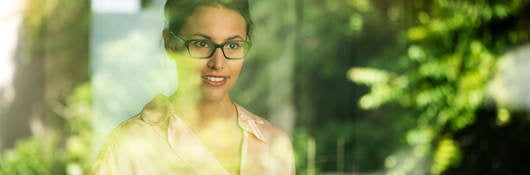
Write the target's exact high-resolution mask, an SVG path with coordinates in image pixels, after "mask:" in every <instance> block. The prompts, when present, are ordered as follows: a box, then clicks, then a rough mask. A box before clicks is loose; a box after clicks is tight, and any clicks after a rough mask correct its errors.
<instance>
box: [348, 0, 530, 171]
mask: <svg viewBox="0 0 530 175" xmlns="http://www.w3.org/2000/svg"><path fill="white" fill-rule="evenodd" d="M402 3H405V1H398V2H394V3H393V4H392V5H390V6H394V7H396V8H394V9H398V10H396V11H397V12H395V14H397V15H395V16H396V17H395V18H397V19H401V20H403V21H405V23H404V26H405V30H404V32H401V33H400V34H398V35H397V38H402V39H404V41H405V42H404V45H402V46H401V47H405V48H406V52H404V54H401V55H397V56H398V58H400V60H399V61H400V63H403V64H397V65H394V66H391V67H392V68H390V70H384V69H377V68H366V67H354V68H351V69H350V71H349V73H348V77H349V79H350V80H352V81H354V82H356V83H359V84H364V85H367V86H369V87H370V92H369V93H368V94H366V95H364V96H363V97H362V98H361V99H360V101H359V105H360V107H361V108H363V109H377V108H379V107H381V105H383V104H399V105H401V106H403V107H405V108H406V109H409V110H410V113H412V114H416V113H419V114H418V116H417V124H416V126H415V127H413V128H410V131H409V134H408V135H407V140H408V143H409V144H410V146H411V147H413V148H419V147H426V148H429V149H428V150H429V151H426V152H425V153H424V154H423V155H422V157H426V158H429V157H432V159H433V161H432V164H431V165H430V167H431V168H430V173H433V174H441V173H443V172H444V171H445V170H446V169H447V168H448V167H449V166H454V165H458V164H459V162H458V160H459V159H460V158H459V157H460V154H461V152H460V151H459V150H460V149H459V146H458V144H457V143H456V142H455V141H454V140H452V139H451V138H452V134H454V133H456V132H458V131H461V130H462V129H464V128H466V127H468V126H469V125H471V124H473V123H474V122H475V121H476V120H477V118H476V112H477V110H478V109H479V108H481V107H482V106H484V103H485V101H486V99H487V98H488V97H487V85H488V83H489V81H490V80H491V78H492V76H493V74H494V73H495V70H496V69H495V68H496V64H497V60H498V59H499V56H500V54H503V53H504V52H506V50H507V49H508V48H510V47H513V46H517V45H520V44H523V43H526V42H529V41H528V37H527V36H528V35H529V34H530V31H529V30H527V26H520V24H521V23H528V20H527V19H525V18H524V17H523V16H524V15H520V14H522V13H524V9H525V7H527V6H528V5H529V3H528V2H527V1H520V0H512V1H503V2H497V1H452V0H437V1H434V2H424V1H411V2H408V1H407V3H410V4H411V8H410V9H406V10H399V9H400V8H399V7H400V6H401V4H402ZM390 9H392V8H390ZM514 21H515V22H514ZM522 21H524V22H522ZM499 25H502V26H499ZM387 47H389V48H392V47H396V46H387ZM397 47H400V46H397ZM393 71H397V72H399V73H392V72H393ZM504 112H506V111H504ZM506 115H508V114H504V116H506ZM505 118H506V117H505ZM440 138H444V139H441V140H440ZM431 144H432V145H433V146H434V147H433V149H430V146H429V145H431ZM433 152H434V153H433ZM405 173H406V172H405Z"/></svg>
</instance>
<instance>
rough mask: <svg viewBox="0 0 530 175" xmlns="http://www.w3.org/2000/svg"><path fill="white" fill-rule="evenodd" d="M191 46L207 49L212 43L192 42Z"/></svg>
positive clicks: (206, 41) (205, 41)
mask: <svg viewBox="0 0 530 175" xmlns="http://www.w3.org/2000/svg"><path fill="white" fill-rule="evenodd" d="M190 44H192V46H194V47H198V48H206V47H209V46H210V42H209V41H208V40H192V41H191V43H190Z"/></svg>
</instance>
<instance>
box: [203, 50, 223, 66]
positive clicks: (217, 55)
mask: <svg viewBox="0 0 530 175" xmlns="http://www.w3.org/2000/svg"><path fill="white" fill-rule="evenodd" d="M225 61H226V60H225V56H224V55H223V51H222V50H221V48H216V49H215V50H214V54H213V55H212V58H210V60H208V63H207V66H208V68H210V69H212V70H221V69H224V66H225Z"/></svg>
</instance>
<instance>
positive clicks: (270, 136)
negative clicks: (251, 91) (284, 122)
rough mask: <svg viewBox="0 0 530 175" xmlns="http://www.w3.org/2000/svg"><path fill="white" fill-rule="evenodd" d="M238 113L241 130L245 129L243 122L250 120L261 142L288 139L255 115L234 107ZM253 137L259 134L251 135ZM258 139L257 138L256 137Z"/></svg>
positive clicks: (278, 129)
mask: <svg viewBox="0 0 530 175" xmlns="http://www.w3.org/2000/svg"><path fill="white" fill-rule="evenodd" d="M236 106H237V109H238V113H239V118H240V125H242V127H243V129H245V127H244V125H247V122H246V121H245V120H250V121H251V122H252V123H255V126H256V127H257V129H258V131H257V132H261V133H262V135H263V137H264V140H263V141H267V142H270V141H273V140H278V139H287V140H288V138H289V135H288V134H287V133H286V132H285V131H283V130H282V129H281V128H279V127H278V126H276V125H274V124H273V123H271V122H270V121H268V120H267V119H265V118H263V117H261V116H258V115H256V114H253V113H251V112H249V111H248V110H247V109H245V108H244V107H242V106H239V105H236ZM241 120H243V121H241ZM253 134H254V135H256V136H257V135H259V133H253ZM257 137H259V136H257Z"/></svg>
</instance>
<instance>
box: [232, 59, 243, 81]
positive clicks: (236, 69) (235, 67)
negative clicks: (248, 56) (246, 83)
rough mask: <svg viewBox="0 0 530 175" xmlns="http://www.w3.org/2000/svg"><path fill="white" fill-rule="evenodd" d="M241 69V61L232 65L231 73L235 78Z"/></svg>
mask: <svg viewBox="0 0 530 175" xmlns="http://www.w3.org/2000/svg"><path fill="white" fill-rule="evenodd" d="M242 68H243V61H238V62H236V63H234V65H233V66H232V72H233V74H234V75H235V76H237V77H239V73H241V69H242Z"/></svg>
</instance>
